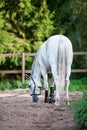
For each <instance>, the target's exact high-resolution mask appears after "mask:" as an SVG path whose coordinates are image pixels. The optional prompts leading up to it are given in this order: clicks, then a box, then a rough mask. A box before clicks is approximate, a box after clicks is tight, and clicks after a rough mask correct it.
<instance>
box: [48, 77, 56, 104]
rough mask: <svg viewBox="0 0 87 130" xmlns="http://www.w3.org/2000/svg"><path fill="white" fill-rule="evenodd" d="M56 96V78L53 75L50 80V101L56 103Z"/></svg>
mask: <svg viewBox="0 0 87 130" xmlns="http://www.w3.org/2000/svg"><path fill="white" fill-rule="evenodd" d="M54 102H55V98H54V78H53V76H52V79H51V81H50V101H49V103H54Z"/></svg>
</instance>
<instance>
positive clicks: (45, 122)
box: [0, 89, 83, 130]
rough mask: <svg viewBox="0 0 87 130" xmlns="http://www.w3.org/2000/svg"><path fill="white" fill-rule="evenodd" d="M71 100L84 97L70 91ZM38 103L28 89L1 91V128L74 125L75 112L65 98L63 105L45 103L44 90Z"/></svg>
mask: <svg viewBox="0 0 87 130" xmlns="http://www.w3.org/2000/svg"><path fill="white" fill-rule="evenodd" d="M69 95H70V102H72V101H74V100H77V99H78V98H80V97H82V95H83V94H82V93H81V92H74V93H70V94H69ZM39 99H40V100H39V102H38V103H32V100H31V97H30V95H29V91H28V89H24V90H23V89H17V90H10V91H4V92H0V130H58V129H57V128H59V127H61V126H62V127H63V126H72V125H73V123H74V122H73V113H72V112H71V110H70V109H69V107H68V106H66V104H65V102H64V100H63V98H62V99H61V105H60V106H55V105H54V104H49V103H44V92H42V95H41V96H39Z"/></svg>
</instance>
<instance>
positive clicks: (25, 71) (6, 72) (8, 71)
mask: <svg viewBox="0 0 87 130" xmlns="http://www.w3.org/2000/svg"><path fill="white" fill-rule="evenodd" d="M74 55H87V52H74ZM12 56H20V57H22V67H21V70H0V74H2V73H4V74H18V73H21V74H22V82H24V81H25V73H30V72H31V70H25V56H35V53H22V54H0V57H12ZM78 72H87V69H72V73H78Z"/></svg>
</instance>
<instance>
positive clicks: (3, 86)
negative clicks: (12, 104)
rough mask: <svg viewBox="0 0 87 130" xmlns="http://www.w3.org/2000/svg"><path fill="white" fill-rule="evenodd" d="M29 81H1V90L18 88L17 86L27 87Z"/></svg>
mask: <svg viewBox="0 0 87 130" xmlns="http://www.w3.org/2000/svg"><path fill="white" fill-rule="evenodd" d="M27 87H28V83H27V81H25V82H24V83H22V82H21V81H20V80H13V81H6V82H1V83H0V90H2V91H3V90H9V89H17V88H27Z"/></svg>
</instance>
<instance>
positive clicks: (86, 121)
mask: <svg viewBox="0 0 87 130" xmlns="http://www.w3.org/2000/svg"><path fill="white" fill-rule="evenodd" d="M71 107H72V109H73V111H74V121H75V123H76V124H78V125H80V127H81V128H87V93H86V94H84V96H83V97H82V98H81V99H80V100H78V101H75V102H74V103H73V104H72V105H71Z"/></svg>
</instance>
